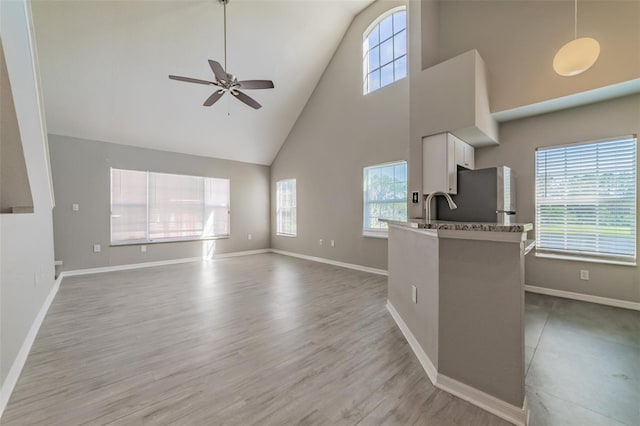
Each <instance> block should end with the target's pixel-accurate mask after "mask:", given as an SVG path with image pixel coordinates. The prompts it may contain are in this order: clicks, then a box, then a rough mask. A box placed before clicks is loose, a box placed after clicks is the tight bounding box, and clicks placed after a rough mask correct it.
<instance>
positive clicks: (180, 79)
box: [169, 75, 214, 84]
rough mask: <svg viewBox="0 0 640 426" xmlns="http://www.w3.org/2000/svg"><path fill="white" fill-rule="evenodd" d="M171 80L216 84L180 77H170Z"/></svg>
mask: <svg viewBox="0 0 640 426" xmlns="http://www.w3.org/2000/svg"><path fill="white" fill-rule="evenodd" d="M169 78H170V79H171V80H178V81H186V82H187V83H198V84H214V83H213V81H207V80H198V79H197V78H191V77H180V76H179V75H170V76H169Z"/></svg>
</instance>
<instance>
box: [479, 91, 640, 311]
mask: <svg viewBox="0 0 640 426" xmlns="http://www.w3.org/2000/svg"><path fill="white" fill-rule="evenodd" d="M632 133H636V134H637V133H640V95H634V96H627V97H624V98H620V99H615V100H611V101H607V102H601V103H597V104H592V105H586V106H582V107H579V108H573V109H569V110H564V111H559V112H554V113H550V114H545V115H540V116H536V117H530V118H525V119H521V120H517V121H512V122H508V123H503V124H502V126H501V129H500V140H501V144H500V146H497V147H490V148H482V149H476V168H483V167H491V166H497V165H507V166H510V167H511V168H513V170H514V171H515V173H516V176H517V200H516V202H517V206H516V208H517V211H518V221H520V222H532V223H534V222H535V199H534V196H535V194H534V191H535V183H534V177H535V173H534V166H535V158H534V156H535V149H536V147H540V146H553V145H561V144H566V143H572V142H580V141H591V140H598V139H604V138H610V137H615V136H622V135H628V134H632ZM638 229H640V227H638ZM531 234H532V233H531ZM530 237H531V238H533V236H532V235H530ZM638 241H640V240H638ZM581 269H588V270H589V271H590V278H591V279H590V280H589V281H582V280H580V270H581ZM525 271H526V276H525V283H526V284H529V285H534V286H540V287H548V288H554V289H559V290H566V291H572V292H577V293H585V294H591V295H595V296H602V297H611V298H615V299H623V300H629V301H634V302H640V270H639V269H638V267H637V266H615V265H605V264H600V263H585V262H575V261H567V260H551V259H542V258H536V257H535V255H534V254H533V253H532V254H530V255H528V256H527V261H526V269H525Z"/></svg>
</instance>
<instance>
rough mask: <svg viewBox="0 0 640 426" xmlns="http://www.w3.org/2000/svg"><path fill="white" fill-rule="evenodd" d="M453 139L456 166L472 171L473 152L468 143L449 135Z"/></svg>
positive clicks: (473, 163)
mask: <svg viewBox="0 0 640 426" xmlns="http://www.w3.org/2000/svg"><path fill="white" fill-rule="evenodd" d="M450 136H451V137H452V138H453V139H454V146H455V156H456V159H455V161H456V165H458V166H462V167H464V168H465V169H472V170H473V169H474V166H475V150H474V148H473V147H472V146H471V145H469V144H468V143H466V142H464V141H463V140H461V139H458V138H456V137H455V136H453V135H450Z"/></svg>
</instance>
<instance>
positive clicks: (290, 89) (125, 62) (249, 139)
mask: <svg viewBox="0 0 640 426" xmlns="http://www.w3.org/2000/svg"><path fill="white" fill-rule="evenodd" d="M372 1H373V0H230V2H229V5H228V6H227V40H228V41H227V43H228V47H227V59H228V71H229V72H231V73H233V74H235V75H237V76H238V79H239V80H248V79H271V80H273V81H274V83H275V89H272V90H251V91H247V94H249V95H250V96H252V97H254V98H255V99H256V100H257V101H258V102H260V103H261V104H262V105H263V107H262V109H260V110H253V109H252V108H249V107H248V106H246V105H244V104H243V103H241V102H239V101H238V100H236V99H233V98H232V97H231V96H230V95H225V96H224V97H223V98H222V99H220V100H219V101H218V102H217V103H216V104H215V105H213V106H212V107H203V106H202V103H203V102H204V101H205V99H206V98H207V97H208V96H209V95H210V94H211V93H212V90H211V87H210V86H205V85H199V84H189V83H182V82H177V81H173V80H169V78H168V77H167V76H168V75H169V74H177V75H183V76H188V77H194V78H199V79H204V80H210V79H211V78H212V73H211V70H210V69H209V66H208V64H207V59H209V58H211V59H214V60H218V61H219V62H221V63H222V58H223V30H222V21H223V13H222V12H223V7H222V5H221V4H220V3H219V2H218V0H204V1H187V0H181V1H178V0H174V1H140V0H129V1H97V0H94V1H88V0H85V1H75V0H72V1H52V0H46V1H45V0H40V1H35V2H34V3H33V14H34V22H35V30H36V37H37V45H38V54H39V62H40V74H41V78H42V83H43V91H44V100H45V111H46V116H47V127H48V131H49V133H54V134H59V135H67V136H74V137H79V138H86V139H94V140H100V141H108V142H115V143H119V144H126V145H134V146H140V147H147V148H155V149H161V150H166V151H174V152H183V153H188V154H196V155H204V156H210V157H217V158H225V159H232V160H238V161H245V162H251V163H258V164H271V162H272V161H273V159H274V158H275V156H276V154H277V152H278V150H279V149H280V146H281V145H282V143H283V142H284V140H285V138H286V136H287V134H288V133H289V131H290V130H291V127H292V126H293V124H294V123H295V121H296V119H297V118H298V115H299V114H300V112H301V111H302V108H303V107H304V105H305V103H306V102H307V99H308V98H309V96H310V95H311V93H312V91H313V89H314V88H315V85H316V83H317V82H318V80H319V78H320V76H321V74H322V72H323V71H324V69H325V67H326V65H327V64H328V62H329V60H330V59H331V57H332V55H333V53H334V51H335V50H336V48H337V46H338V44H339V43H340V40H341V39H342V36H343V35H344V33H345V31H346V30H347V28H348V26H349V24H350V23H351V21H352V19H353V17H354V16H355V15H356V14H358V13H359V12H360V11H361V10H362V9H364V8H365V7H366V6H368V5H369V4H370V3H372Z"/></svg>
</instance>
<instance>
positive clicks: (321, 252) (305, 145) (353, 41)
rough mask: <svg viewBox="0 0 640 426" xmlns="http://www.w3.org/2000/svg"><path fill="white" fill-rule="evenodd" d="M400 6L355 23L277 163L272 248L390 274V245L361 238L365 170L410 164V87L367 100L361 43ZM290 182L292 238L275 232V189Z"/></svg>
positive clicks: (381, 6) (375, 8) (368, 13)
mask: <svg viewBox="0 0 640 426" xmlns="http://www.w3.org/2000/svg"><path fill="white" fill-rule="evenodd" d="M402 4H405V3H404V2H396V1H383V2H381V1H378V2H376V3H374V4H372V5H371V6H370V7H368V8H367V9H365V10H364V11H363V12H361V13H360V14H359V15H358V16H357V17H356V18H355V19H354V21H353V23H352V25H351V27H350V28H349V30H348V31H347V33H346V34H345V37H344V39H343V40H342V42H341V43H340V46H339V47H338V49H337V51H336V53H335V55H334V57H333V59H332V60H331V62H330V63H329V65H328V66H327V69H326V70H325V72H324V74H323V76H322V78H321V79H320V82H319V83H318V86H317V87H316V89H315V91H314V92H313V94H312V95H311V97H310V99H309V101H308V103H307V105H306V106H305V108H304V110H303V111H302V113H301V114H300V117H299V118H298V121H297V122H296V124H295V126H294V127H293V129H292V130H291V133H290V134H289V136H288V137H287V139H286V141H285V142H284V145H283V147H282V149H281V150H280V152H279V153H278V156H277V157H276V159H275V161H274V162H273V164H272V168H271V190H272V234H271V244H272V247H274V248H276V249H280V250H286V251H292V252H296V253H302V254H306V255H311V256H318V257H322V258H327V259H334V260H339V261H342V262H348V263H355V264H359V265H364V266H369V267H374V268H382V269H386V267H387V241H386V240H382V239H375V238H367V237H363V236H362V168H363V167H365V166H370V165H373V164H378V163H384V162H389V161H396V160H407V159H408V154H409V153H408V147H409V145H408V139H409V97H408V96H409V81H408V79H403V80H401V81H398V82H396V83H393V84H391V85H389V86H386V87H384V88H382V89H380V90H377V91H375V92H373V93H370V94H368V95H366V96H364V95H363V94H362V60H361V58H362V36H363V33H364V31H365V29H366V28H367V27H368V26H369V25H370V24H371V22H372V21H373V20H374V19H376V18H377V17H378V16H379V15H380V14H382V13H383V12H385V11H386V10H388V9H391V8H393V7H395V6H398V5H402ZM286 178H295V179H296V180H297V197H298V199H297V205H298V211H297V215H298V216H297V220H298V235H297V237H295V238H292V237H282V236H278V235H276V233H275V210H274V209H275V182H276V181H277V180H280V179H286ZM319 239H323V240H324V241H325V243H324V245H322V246H320V245H319V243H318V240H319ZM331 239H333V240H335V242H336V244H335V247H331V246H330V244H328V242H329V240H331Z"/></svg>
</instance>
